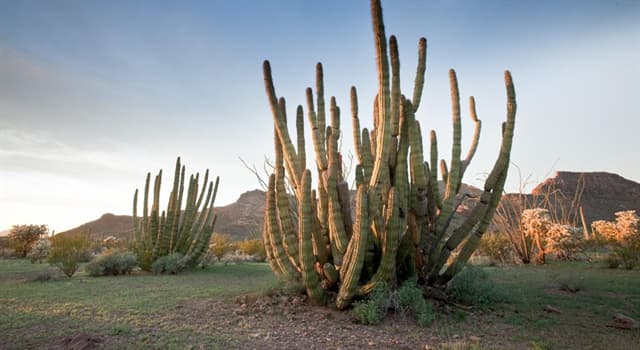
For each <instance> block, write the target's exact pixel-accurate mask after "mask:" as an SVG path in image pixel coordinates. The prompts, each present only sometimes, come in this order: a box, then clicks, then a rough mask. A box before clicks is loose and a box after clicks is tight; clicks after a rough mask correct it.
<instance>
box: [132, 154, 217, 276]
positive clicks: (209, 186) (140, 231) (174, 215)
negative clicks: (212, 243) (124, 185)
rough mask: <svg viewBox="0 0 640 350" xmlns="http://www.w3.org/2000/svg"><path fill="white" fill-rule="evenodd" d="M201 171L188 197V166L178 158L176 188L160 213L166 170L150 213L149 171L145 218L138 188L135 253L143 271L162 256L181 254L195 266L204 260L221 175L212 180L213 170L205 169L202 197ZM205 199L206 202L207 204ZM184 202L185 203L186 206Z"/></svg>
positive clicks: (192, 179)
mask: <svg viewBox="0 0 640 350" xmlns="http://www.w3.org/2000/svg"><path fill="white" fill-rule="evenodd" d="M198 179H199V174H196V175H195V176H194V175H191V176H190V177H189V183H188V185H187V197H186V198H184V197H183V194H184V188H185V167H184V166H181V164H180V157H178V159H177V160H176V168H175V175H174V181H173V188H172V190H171V194H170V195H169V203H168V205H167V210H166V211H162V213H160V210H159V206H160V186H161V183H162V170H160V172H158V175H156V177H155V181H154V188H153V202H152V207H151V212H149V207H148V203H149V198H150V197H149V184H150V180H151V173H147V178H146V181H145V186H144V200H143V208H142V218H140V217H138V190H136V191H135V194H134V196H133V223H134V230H133V234H134V237H133V239H134V242H135V243H134V244H135V252H136V254H137V255H138V263H139V264H140V267H141V268H142V269H143V270H146V271H149V270H150V269H151V264H152V263H153V262H154V261H155V260H156V259H158V258H159V257H162V256H165V255H170V254H173V253H181V254H182V255H183V256H184V257H183V263H184V264H185V265H186V266H189V267H193V266H195V265H197V264H198V263H200V260H201V259H202V257H203V255H204V253H205V252H206V250H207V248H208V246H209V240H210V239H211V235H212V234H213V227H214V225H215V221H216V216H215V214H213V203H214V201H215V197H216V193H217V192H218V183H219V180H220V179H219V178H218V177H216V179H215V182H214V181H209V182H208V180H209V170H207V171H206V172H205V176H204V181H203V186H202V189H201V191H200V195H199V196H198V186H199V182H198ZM205 194H206V195H205ZM203 200H204V205H203ZM183 201H184V202H185V206H184V209H183V205H182V203H183Z"/></svg>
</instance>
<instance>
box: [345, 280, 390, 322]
mask: <svg viewBox="0 0 640 350" xmlns="http://www.w3.org/2000/svg"><path fill="white" fill-rule="evenodd" d="M389 305H390V292H389V289H387V286H386V285H385V284H384V283H380V284H378V285H377V286H376V287H375V289H374V290H373V291H372V292H371V294H369V297H368V299H365V300H360V301H357V302H355V303H354V304H353V309H352V310H351V316H352V317H353V320H354V321H356V322H357V323H361V324H370V325H375V324H379V323H380V322H382V320H383V319H384V317H385V316H386V314H387V309H389Z"/></svg>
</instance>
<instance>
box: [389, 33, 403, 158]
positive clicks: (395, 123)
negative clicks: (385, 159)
mask: <svg viewBox="0 0 640 350" xmlns="http://www.w3.org/2000/svg"><path fill="white" fill-rule="evenodd" d="M389 55H390V57H391V137H396V136H398V133H399V132H400V104H401V102H400V57H399V56H400V55H399V54H398V41H397V39H396V37H395V35H392V36H391V37H390V38H389ZM394 153H395V152H391V154H394Z"/></svg>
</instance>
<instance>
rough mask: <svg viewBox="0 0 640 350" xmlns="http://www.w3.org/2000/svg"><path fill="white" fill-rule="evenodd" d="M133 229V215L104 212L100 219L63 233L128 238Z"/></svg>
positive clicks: (93, 236)
mask: <svg viewBox="0 0 640 350" xmlns="http://www.w3.org/2000/svg"><path fill="white" fill-rule="evenodd" d="M132 229H133V217H131V216H130V215H113V214H104V215H102V216H101V217H100V218H99V219H97V220H94V221H89V222H87V223H85V224H82V225H80V226H78V227H76V228H72V229H71V230H69V231H65V232H61V233H59V234H61V235H79V234H87V233H88V234H89V236H90V237H91V239H94V240H103V239H105V238H106V237H108V236H114V237H117V238H124V239H128V238H130V237H131V232H132Z"/></svg>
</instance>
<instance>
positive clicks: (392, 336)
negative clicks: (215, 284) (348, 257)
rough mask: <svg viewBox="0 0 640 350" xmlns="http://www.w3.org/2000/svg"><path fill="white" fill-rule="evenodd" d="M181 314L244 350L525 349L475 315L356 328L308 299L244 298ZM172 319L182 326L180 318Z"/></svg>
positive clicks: (392, 319) (395, 319)
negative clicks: (449, 345) (203, 323)
mask: <svg viewBox="0 0 640 350" xmlns="http://www.w3.org/2000/svg"><path fill="white" fill-rule="evenodd" d="M179 313H180V314H184V315H189V317H193V318H195V319H201V320H206V323H207V326H206V327H207V328H210V329H215V330H218V331H220V330H224V333H225V334H226V335H230V336H232V337H233V338H234V339H237V340H238V342H239V344H238V348H240V349H265V350H271V349H274V350H275V349H278V350H279V349H305V350H311V349H343V350H346V349H434V348H440V346H441V345H442V344H443V343H462V344H480V345H488V344H491V348H498V349H499V348H509V349H514V348H515V349H519V348H522V349H526V348H527V347H526V346H525V345H526V344H522V345H523V346H518V345H515V347H514V343H513V342H509V343H505V337H504V334H505V333H510V332H512V331H513V330H512V329H511V326H509V325H506V324H504V323H500V322H486V317H485V319H484V321H481V320H479V319H478V320H477V319H476V317H475V316H474V315H473V314H472V313H470V314H468V315H469V316H468V318H466V319H465V321H464V322H462V323H456V324H455V325H452V324H451V322H455V321H453V320H452V319H453V318H454V316H453V311H452V315H449V316H439V317H440V318H439V319H437V320H436V323H435V324H434V325H432V326H431V327H420V326H419V325H417V323H416V322H415V321H414V320H413V319H412V318H410V317H406V316H404V315H401V314H396V313H393V312H391V313H390V314H389V315H388V316H387V317H386V318H385V320H384V322H383V323H382V324H380V325H377V326H367V325H361V324H356V323H354V322H353V321H352V319H351V316H350V315H349V313H348V312H344V311H338V310H335V309H331V308H327V307H319V306H313V305H309V304H308V303H307V302H306V300H305V297H304V296H274V297H264V296H259V297H256V296H242V297H238V298H236V300H235V301H221V300H200V301H198V302H195V303H194V302H193V301H192V302H189V303H187V304H185V305H184V306H183V308H181V310H180V312H179ZM174 316H175V319H174V320H172V321H174V322H175V321H177V322H179V320H180V319H182V316H180V315H178V314H176V315H174Z"/></svg>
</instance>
